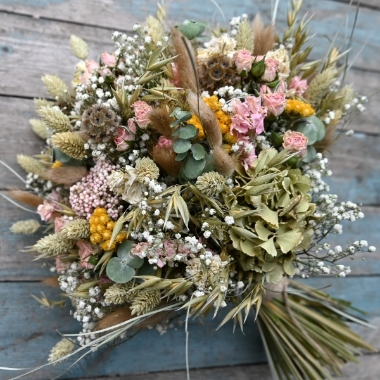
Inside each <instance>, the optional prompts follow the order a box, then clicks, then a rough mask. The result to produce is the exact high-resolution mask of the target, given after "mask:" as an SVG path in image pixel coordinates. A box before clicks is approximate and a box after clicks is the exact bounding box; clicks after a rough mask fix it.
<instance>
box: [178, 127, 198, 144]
mask: <svg viewBox="0 0 380 380" xmlns="http://www.w3.org/2000/svg"><path fill="white" fill-rule="evenodd" d="M197 135H198V129H197V128H195V127H194V125H192V124H187V125H185V126H184V127H180V128H178V129H176V130H175V131H174V132H173V133H172V136H178V137H180V138H181V139H185V140H191V139H193V138H195V137H196V136H197Z"/></svg>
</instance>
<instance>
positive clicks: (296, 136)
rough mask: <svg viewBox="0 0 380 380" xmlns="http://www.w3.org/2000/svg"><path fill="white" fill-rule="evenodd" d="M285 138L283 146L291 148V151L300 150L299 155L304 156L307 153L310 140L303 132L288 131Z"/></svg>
mask: <svg viewBox="0 0 380 380" xmlns="http://www.w3.org/2000/svg"><path fill="white" fill-rule="evenodd" d="M283 140H284V142H283V143H282V146H283V147H284V148H287V149H289V151H290V152H294V153H297V152H298V154H297V156H298V157H303V156H304V155H305V154H306V151H307V144H308V142H309V140H308V138H307V137H306V136H305V135H304V134H303V133H301V132H293V131H286V132H285V133H284V136H283Z"/></svg>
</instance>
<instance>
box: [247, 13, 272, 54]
mask: <svg viewBox="0 0 380 380" xmlns="http://www.w3.org/2000/svg"><path fill="white" fill-rule="evenodd" d="M252 29H253V36H254V49H253V55H255V56H256V55H264V54H266V53H267V52H268V51H269V50H272V49H273V46H274V43H275V29H274V26H273V25H268V26H265V25H264V22H263V19H262V18H261V16H260V15H259V14H257V15H256V17H255V19H254V20H253V24H252Z"/></svg>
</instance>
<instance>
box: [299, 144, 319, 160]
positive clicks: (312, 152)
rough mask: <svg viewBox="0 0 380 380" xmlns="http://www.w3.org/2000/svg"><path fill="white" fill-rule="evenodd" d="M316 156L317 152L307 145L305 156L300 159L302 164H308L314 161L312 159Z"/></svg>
mask: <svg viewBox="0 0 380 380" xmlns="http://www.w3.org/2000/svg"><path fill="white" fill-rule="evenodd" d="M316 156H317V151H316V150H315V148H314V147H313V146H312V145H309V146H308V147H307V153H306V156H305V157H304V158H303V159H302V161H303V162H306V163H309V162H311V161H313V160H314V158H315V157H316Z"/></svg>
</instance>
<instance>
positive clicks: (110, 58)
mask: <svg viewBox="0 0 380 380" xmlns="http://www.w3.org/2000/svg"><path fill="white" fill-rule="evenodd" d="M100 59H101V60H102V62H103V63H104V64H105V65H107V66H109V67H115V65H116V57H115V56H114V55H113V54H108V53H102V54H101V55H100Z"/></svg>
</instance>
